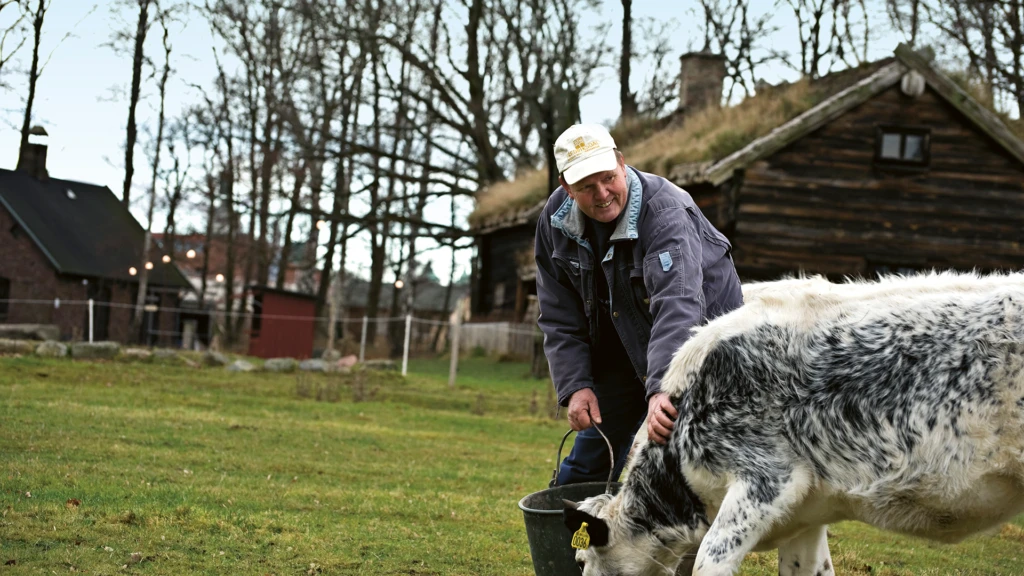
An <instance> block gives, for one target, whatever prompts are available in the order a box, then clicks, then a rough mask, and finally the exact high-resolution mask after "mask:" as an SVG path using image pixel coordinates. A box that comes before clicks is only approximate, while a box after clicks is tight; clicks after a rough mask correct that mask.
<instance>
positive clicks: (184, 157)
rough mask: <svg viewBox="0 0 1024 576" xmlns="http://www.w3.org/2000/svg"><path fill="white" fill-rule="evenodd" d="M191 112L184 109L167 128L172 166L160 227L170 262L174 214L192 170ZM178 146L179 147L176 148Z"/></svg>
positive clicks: (183, 198) (172, 246) (173, 233)
mask: <svg viewBox="0 0 1024 576" xmlns="http://www.w3.org/2000/svg"><path fill="white" fill-rule="evenodd" d="M194 115H195V112H194V111H193V110H186V112H185V113H184V114H182V115H181V117H180V118H179V119H178V120H177V121H175V122H173V123H172V124H171V126H170V127H169V129H168V138H167V154H168V156H170V158H171V162H172V166H171V169H170V170H168V171H167V173H166V175H165V182H164V190H165V191H166V194H167V198H166V201H165V206H166V208H167V220H166V224H165V226H164V247H165V248H166V249H167V253H168V254H169V255H170V256H171V259H172V260H173V259H174V257H175V255H176V253H177V251H176V249H175V248H176V237H177V234H178V225H177V214H178V209H179V208H180V207H181V206H182V203H183V202H184V201H185V196H186V192H187V188H186V186H187V182H188V180H189V173H190V171H191V169H192V148H193V144H194V143H193V141H192V123H191V122H192V117H193V116H194ZM179 145H180V147H179Z"/></svg>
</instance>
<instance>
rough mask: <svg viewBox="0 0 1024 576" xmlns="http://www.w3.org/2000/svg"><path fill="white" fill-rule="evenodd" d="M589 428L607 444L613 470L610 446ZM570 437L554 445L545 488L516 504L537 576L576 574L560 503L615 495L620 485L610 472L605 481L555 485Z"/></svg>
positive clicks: (566, 435) (576, 570)
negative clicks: (614, 480) (555, 447)
mask: <svg viewBox="0 0 1024 576" xmlns="http://www.w3.org/2000/svg"><path fill="white" fill-rule="evenodd" d="M593 426H594V429H595V430H597V431H598V433H600V434H601V436H602V437H603V438H604V441H605V442H607V443H608V456H609V459H610V460H611V462H610V464H611V466H612V468H614V467H615V455H614V453H613V451H612V443H611V442H610V441H609V440H608V437H607V436H605V435H604V432H602V431H601V429H600V428H598V427H597V424H593ZM570 434H572V430H569V431H568V432H566V433H565V435H564V436H562V442H561V444H559V445H558V455H557V456H556V457H555V469H554V470H552V471H551V482H549V483H548V488H547V489H546V490H541V491H540V492H534V493H533V494H530V495H529V496H526V497H525V498H523V499H522V500H520V501H519V509H520V510H522V511H523V520H524V521H525V522H526V537H527V539H528V540H529V541H530V556H532V557H533V571H534V573H535V574H536V575H537V576H565V575H566V574H576V573H578V572H579V567H578V566H577V565H576V550H574V549H573V547H572V534H571V533H570V532H569V530H568V529H567V528H566V527H565V524H564V523H563V522H562V510H563V509H564V508H565V503H564V502H562V500H563V499H565V500H572V501H573V502H580V501H581V500H586V499H587V498H590V497H591V496H597V495H598V494H604V493H605V492H607V493H609V494H615V493H616V492H618V491H619V488H621V487H622V484H620V483H618V482H612V474H614V470H612V469H609V470H608V481H607V482H582V483H580V484H566V485H564V486H557V485H556V482H557V479H558V467H559V466H561V465H562V448H563V447H565V441H566V439H567V438H569V435H570Z"/></svg>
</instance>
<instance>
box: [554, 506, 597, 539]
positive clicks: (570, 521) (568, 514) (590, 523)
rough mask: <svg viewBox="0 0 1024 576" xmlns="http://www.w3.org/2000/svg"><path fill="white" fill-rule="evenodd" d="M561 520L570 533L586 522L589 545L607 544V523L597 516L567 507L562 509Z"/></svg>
mask: <svg viewBox="0 0 1024 576" xmlns="http://www.w3.org/2000/svg"><path fill="white" fill-rule="evenodd" d="M562 521H563V522H564V523H565V527H566V528H568V529H569V532H572V533H575V532H576V531H577V530H579V529H580V526H582V525H583V523H584V522H586V523H587V534H589V535H590V544H591V546H606V545H607V544H608V523H607V522H605V521H604V520H602V519H600V518H598V517H597V516H594V515H592V514H588V513H586V512H583V511H581V510H579V509H576V508H569V507H567V508H565V509H564V510H562Z"/></svg>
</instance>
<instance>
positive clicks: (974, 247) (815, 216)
mask: <svg viewBox="0 0 1024 576" xmlns="http://www.w3.org/2000/svg"><path fill="white" fill-rule="evenodd" d="M681 58H682V75H681V82H680V113H679V114H676V115H674V116H675V117H674V118H672V119H670V122H669V123H668V124H667V125H664V126H662V127H661V128H660V129H655V130H651V131H649V133H647V134H644V135H643V136H642V137H639V138H635V139H633V140H627V139H625V138H619V135H618V134H616V133H615V132H614V131H613V134H615V135H616V138H617V141H618V142H620V146H621V147H622V149H623V152H624V154H625V158H626V163H627V164H629V165H632V166H634V167H636V168H638V169H640V170H644V171H648V172H653V173H656V174H659V175H663V176H666V177H668V178H669V179H671V180H672V181H673V182H675V183H676V184H677V185H679V186H680V187H682V188H684V189H685V190H687V191H688V192H689V193H690V194H691V195H692V196H693V197H694V199H695V200H696V201H697V204H698V205H699V206H700V207H701V209H702V210H703V211H704V213H705V215H706V216H707V217H708V219H709V220H711V221H712V222H713V223H714V224H715V226H716V227H718V228H719V229H720V230H722V231H723V232H724V233H725V234H726V235H727V236H728V237H729V239H730V240H731V241H732V243H733V258H734V260H735V262H736V267H737V270H738V271H739V274H740V277H741V279H743V280H768V279H774V278H779V277H782V276H785V275H790V274H795V273H808V274H822V275H825V276H826V277H829V278H842V277H847V276H852V277H873V276H875V275H877V274H880V273H887V272H901V273H908V272H913V271H919V270H930V269H938V270H979V271H991V270H1016V269H1019V268H1021V267H1022V266H1024V251H1022V250H1021V244H1022V242H1024V226H1022V220H1024V140H1022V138H1021V134H1022V133H1024V129H1022V127H1021V122H1020V121H1019V120H1018V121H1012V120H1008V119H1007V118H1005V117H1002V116H1000V115H999V114H996V113H995V112H993V111H992V110H991V109H990V108H989V107H987V106H985V105H984V104H982V103H981V102H980V101H979V99H977V98H975V97H974V96H972V94H971V93H970V86H967V85H964V84H965V83H963V82H959V83H958V82H957V81H954V79H953V76H951V75H948V74H946V73H944V72H942V71H940V70H939V69H938V68H937V67H936V66H935V65H934V63H933V62H932V54H931V52H930V51H929V50H927V49H925V50H923V51H920V52H919V51H915V50H912V49H911V48H909V47H908V46H905V45H901V46H899V47H898V48H897V49H896V50H895V52H894V55H893V56H892V57H890V58H886V59H883V60H880V61H877V62H873V63H870V64H866V65H862V66H860V67H857V68H851V69H849V70H844V71H841V72H837V73H834V74H830V75H827V76H824V77H822V78H820V79H817V80H813V81H809V80H801V81H799V82H796V83H793V84H786V85H781V86H762V87H760V89H759V90H758V93H757V94H756V95H754V96H751V97H748V98H747V99H746V100H744V101H743V102H741V103H740V104H738V105H736V106H731V107H720V106H718V105H717V103H718V101H719V100H720V94H721V89H722V85H721V78H723V76H724V75H723V72H724V62H723V61H722V59H721V58H719V57H715V56H712V55H708V54H687V55H684V56H682V57H681ZM709 78H710V79H713V80H714V81H712V82H709V81H708V79H709ZM716 91H717V92H716ZM709 94H710V95H711V96H712V97H709ZM714 96H718V98H717V99H716V98H715V97H714ZM702 103H704V104H706V105H704V106H701V104H702ZM546 182H547V178H546V176H545V175H544V173H543V172H542V171H538V172H536V173H532V174H526V175H524V176H522V177H520V178H518V179H516V180H514V181H510V182H504V183H501V184H497V185H495V186H493V187H491V188H490V189H488V190H485V191H482V192H481V194H480V195H479V196H478V205H477V208H476V210H475V212H474V213H473V214H472V215H471V217H470V225H471V229H472V231H473V233H474V235H475V237H476V238H477V241H478V252H477V256H476V259H475V261H474V262H473V265H474V275H473V285H472V313H473V316H474V319H476V318H484V319H488V320H510V321H524V320H527V321H530V322H532V321H534V320H535V316H532V315H533V314H534V311H533V310H530V311H529V312H528V308H530V307H529V306H528V302H530V298H529V297H530V295H531V294H534V293H535V292H536V284H535V281H534V266H533V263H532V250H533V234H534V227H535V225H536V218H537V215H538V214H539V213H540V210H541V208H542V207H543V206H544V203H545V201H546V199H547V196H548V195H549V193H550V192H551V191H550V190H546V189H545V188H546ZM526 316H530V317H529V318H528V319H527V318H526Z"/></svg>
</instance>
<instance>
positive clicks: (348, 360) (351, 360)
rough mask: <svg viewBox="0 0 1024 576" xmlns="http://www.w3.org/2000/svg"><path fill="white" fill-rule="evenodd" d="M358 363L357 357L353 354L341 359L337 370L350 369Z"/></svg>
mask: <svg viewBox="0 0 1024 576" xmlns="http://www.w3.org/2000/svg"><path fill="white" fill-rule="evenodd" d="M358 363H359V357H358V356H356V355H355V354H349V355H348V356H343V357H341V358H340V359H339V360H338V362H337V366H338V368H351V367H353V366H355V365H356V364H358Z"/></svg>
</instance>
